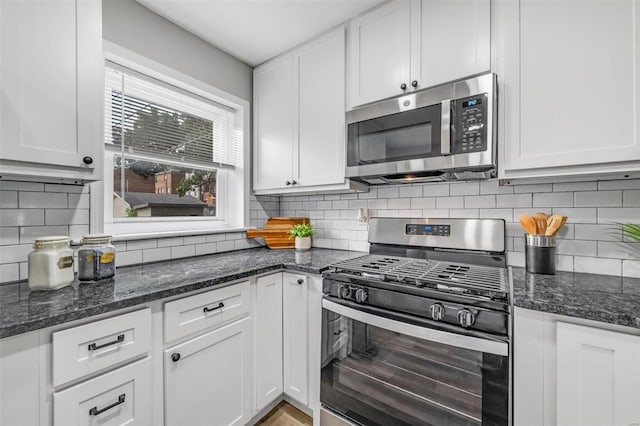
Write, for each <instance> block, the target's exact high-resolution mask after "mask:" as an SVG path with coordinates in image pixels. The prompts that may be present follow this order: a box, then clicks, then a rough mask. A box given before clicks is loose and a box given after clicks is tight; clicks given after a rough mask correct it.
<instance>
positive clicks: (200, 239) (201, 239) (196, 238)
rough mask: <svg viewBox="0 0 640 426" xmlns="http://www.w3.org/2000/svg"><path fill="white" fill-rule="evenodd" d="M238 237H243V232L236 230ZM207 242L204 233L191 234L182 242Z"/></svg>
mask: <svg viewBox="0 0 640 426" xmlns="http://www.w3.org/2000/svg"><path fill="white" fill-rule="evenodd" d="M238 234H239V237H238V238H244V232H238ZM206 242H207V237H206V236H204V235H192V236H190V237H184V240H183V243H184V244H185V245H187V244H202V243H206Z"/></svg>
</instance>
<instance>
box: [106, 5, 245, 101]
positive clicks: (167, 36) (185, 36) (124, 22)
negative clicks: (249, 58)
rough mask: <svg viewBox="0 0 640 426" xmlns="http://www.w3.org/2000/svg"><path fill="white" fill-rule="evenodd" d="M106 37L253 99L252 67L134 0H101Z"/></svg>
mask: <svg viewBox="0 0 640 426" xmlns="http://www.w3.org/2000/svg"><path fill="white" fill-rule="evenodd" d="M102 31H103V38H104V39H106V40H109V41H110V42H112V43H115V44H118V45H120V46H122V47H125V48H127V49H129V50H132V51H134V52H136V53H139V54H141V55H143V56H146V57H148V58H149V59H153V60H154V61H156V62H159V63H161V64H163V65H166V66H168V67H170V68H173V69H175V70H177V71H180V72H182V73H184V74H187V75H190V76H191V77H193V78H196V79H198V80H200V81H202V82H204V83H207V84H209V85H211V86H213V87H216V88H218V89H221V90H224V91H226V92H228V93H231V94H232V95H236V96H238V97H240V98H242V99H245V100H248V101H251V97H252V84H253V83H252V75H253V74H252V73H253V70H252V68H251V67H250V66H249V65H247V64H245V63H243V62H241V61H240V60H238V59H236V58H234V57H233V56H231V55H229V54H227V53H225V52H223V51H222V50H220V49H217V48H215V47H214V46H212V45H210V44H208V43H207V42H205V41H203V40H202V39H200V38H198V37H196V36H194V35H193V34H191V33H189V32H187V31H185V30H183V29H182V28H180V27H178V26H177V25H175V24H173V23H171V22H169V21H168V20H166V19H164V18H163V17H161V16H159V15H157V14H155V13H154V12H152V11H150V10H149V9H147V8H145V7H144V6H142V5H140V4H139V3H137V2H136V1H135V0H103V1H102Z"/></svg>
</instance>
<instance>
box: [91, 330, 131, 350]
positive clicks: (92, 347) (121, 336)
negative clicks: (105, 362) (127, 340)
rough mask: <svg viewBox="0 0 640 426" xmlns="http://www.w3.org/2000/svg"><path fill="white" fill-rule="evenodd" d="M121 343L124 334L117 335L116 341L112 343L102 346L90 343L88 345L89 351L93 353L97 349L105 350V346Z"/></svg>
mask: <svg viewBox="0 0 640 426" xmlns="http://www.w3.org/2000/svg"><path fill="white" fill-rule="evenodd" d="M122 342H124V334H120V335H118V338H117V339H116V340H114V341H113V342H109V343H105V344H104V345H96V344H95V343H92V344H90V345H89V350H90V351H95V350H97V349H102V348H106V347H107V346H111V345H116V344H118V343H122Z"/></svg>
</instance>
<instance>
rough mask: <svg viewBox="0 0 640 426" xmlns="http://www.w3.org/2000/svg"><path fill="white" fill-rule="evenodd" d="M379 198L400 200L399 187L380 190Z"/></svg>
mask: <svg viewBox="0 0 640 426" xmlns="http://www.w3.org/2000/svg"><path fill="white" fill-rule="evenodd" d="M378 198H398V187H396V186H389V187H383V188H378Z"/></svg>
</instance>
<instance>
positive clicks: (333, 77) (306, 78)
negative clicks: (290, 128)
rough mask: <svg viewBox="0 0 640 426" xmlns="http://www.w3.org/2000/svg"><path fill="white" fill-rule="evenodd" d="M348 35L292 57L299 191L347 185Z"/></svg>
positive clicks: (334, 37)
mask: <svg viewBox="0 0 640 426" xmlns="http://www.w3.org/2000/svg"><path fill="white" fill-rule="evenodd" d="M344 56H345V35H344V28H343V27H340V28H338V29H337V30H335V31H333V32H331V33H329V34H327V35H326V36H324V37H321V38H320V39H318V40H316V41H314V42H312V43H310V44H307V45H305V46H304V47H302V48H301V49H299V50H297V51H296V52H295V53H294V61H295V67H294V69H295V71H294V80H295V81H297V85H296V92H297V96H296V97H295V98H296V99H297V105H298V114H297V120H296V124H297V132H295V133H296V135H297V138H298V143H297V144H294V169H295V170H294V176H298V179H296V182H297V183H296V186H298V185H299V186H312V185H328V184H334V183H342V182H344V171H345V155H346V146H345V115H344V109H345V103H344V96H345V58H344Z"/></svg>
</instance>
